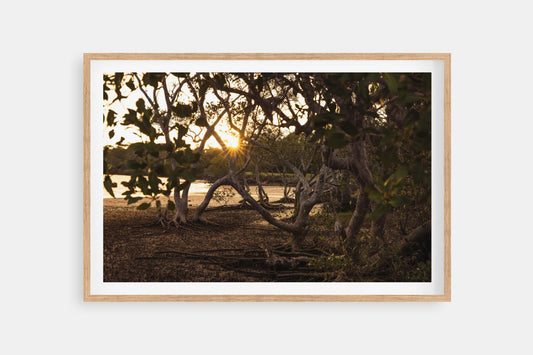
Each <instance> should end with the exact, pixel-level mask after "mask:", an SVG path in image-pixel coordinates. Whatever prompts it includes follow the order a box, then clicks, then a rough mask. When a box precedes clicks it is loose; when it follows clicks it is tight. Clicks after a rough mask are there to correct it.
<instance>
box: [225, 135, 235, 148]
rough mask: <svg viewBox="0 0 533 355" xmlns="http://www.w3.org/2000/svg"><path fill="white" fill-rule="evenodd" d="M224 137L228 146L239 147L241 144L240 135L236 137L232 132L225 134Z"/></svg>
mask: <svg viewBox="0 0 533 355" xmlns="http://www.w3.org/2000/svg"><path fill="white" fill-rule="evenodd" d="M222 139H223V140H224V143H226V145H227V146H228V148H233V149H235V148H237V147H238V146H239V137H235V136H234V135H231V134H225V135H224V136H223V137H222Z"/></svg>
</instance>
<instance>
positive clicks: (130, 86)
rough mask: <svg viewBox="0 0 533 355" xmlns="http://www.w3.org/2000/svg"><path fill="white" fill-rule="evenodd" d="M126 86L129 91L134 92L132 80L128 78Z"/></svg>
mask: <svg viewBox="0 0 533 355" xmlns="http://www.w3.org/2000/svg"><path fill="white" fill-rule="evenodd" d="M126 86H127V87H128V88H129V89H130V90H131V91H133V90H135V83H134V82H133V78H130V80H129V81H128V82H127V83H126Z"/></svg>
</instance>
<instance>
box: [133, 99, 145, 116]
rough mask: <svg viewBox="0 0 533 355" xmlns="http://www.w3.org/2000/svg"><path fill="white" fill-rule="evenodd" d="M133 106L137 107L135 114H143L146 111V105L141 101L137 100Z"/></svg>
mask: <svg viewBox="0 0 533 355" xmlns="http://www.w3.org/2000/svg"><path fill="white" fill-rule="evenodd" d="M135 106H137V112H139V113H143V112H144V111H146V104H145V103H144V100H143V99H139V100H137V102H136V103H135Z"/></svg>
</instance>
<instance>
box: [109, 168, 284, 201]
mask: <svg viewBox="0 0 533 355" xmlns="http://www.w3.org/2000/svg"><path fill="white" fill-rule="evenodd" d="M111 180H112V181H113V182H115V183H116V184H117V187H114V188H113V192H114V193H115V196H116V197H117V198H122V193H123V192H125V191H127V190H128V189H127V188H126V187H125V186H122V182H128V181H130V177H129V176H128V175H111ZM161 180H162V181H163V183H166V182H167V179H166V178H161ZM209 187H211V184H209V183H207V182H205V181H203V180H198V181H195V182H193V183H192V184H191V188H190V189H189V197H192V198H194V197H196V198H198V197H202V198H203V196H204V195H205V193H206V192H207V190H209ZM102 188H103V186H102ZM228 188H229V186H228ZM264 189H265V191H266V193H267V194H268V197H269V199H271V200H278V199H280V198H282V197H283V186H265V187H264ZM232 190H233V188H232ZM256 190H257V189H256V188H255V186H250V192H251V195H252V196H253V197H255V198H257V192H256ZM234 192H235V196H234V197H233V198H232V199H231V200H230V203H235V202H237V201H239V200H240V199H241V196H240V195H239V194H237V192H236V191H234ZM132 196H139V197H140V196H143V195H142V193H140V192H137V193H135V194H134V195H132ZM104 198H112V196H111V195H110V194H109V193H108V192H107V190H105V189H104Z"/></svg>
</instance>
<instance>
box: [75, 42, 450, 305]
mask: <svg viewBox="0 0 533 355" xmlns="http://www.w3.org/2000/svg"><path fill="white" fill-rule="evenodd" d="M83 71H84V73H83V75H84V84H83V86H84V87H83V106H84V107H83V111H84V112H83V115H84V141H83V145H84V157H83V167H84V178H83V186H84V189H83V201H84V202H83V214H84V215H83V224H84V226H83V299H84V301H86V302H94V301H97V302H102V301H103V302H114V301H121V302H139V301H141V302H142V301H150V302H153V301H156V302H169V301H170V302H174V301H179V302H182V301H187V302H188V301H191V302H199V301H200V302H204V301H210V302H212V301H215V302H250V301H251V302H405V301H407V302H427V301H430V302H449V301H451V191H450V189H451V54H449V53H85V54H84V64H83ZM137 72H138V73H172V72H180V73H181V72H187V73H188V72H190V73H200V72H210V73H238V72H243V73H296V72H304V73H305V72H308V73H328V72H338V73H431V81H430V82H431V92H430V96H431V99H430V114H431V126H430V131H431V133H430V136H431V138H430V139H431V157H430V161H431V167H430V168H431V169H430V170H431V173H430V178H431V184H430V194H431V198H430V201H431V202H430V204H431V205H430V215H431V223H430V228H431V230H430V235H431V237H430V238H431V243H430V249H431V250H430V255H431V257H430V270H431V274H430V280H431V281H426V282H408V281H402V282H382V281H376V282H371V281H364V282H354V281H349V282H346V281H343V280H342V279H340V281H339V282H180V281H175V282H161V281H160V282H146V280H143V281H142V282H141V281H140V282H137V281H116V280H114V281H113V280H112V281H106V280H104V221H103V213H104V212H103V210H104V207H103V202H102V199H103V197H102V196H103V194H104V193H105V192H104V188H103V185H102V181H103V175H102V174H103V173H102V165H103V164H102V159H103V158H102V157H103V155H102V154H103V153H102V150H103V148H104V144H105V143H104V141H103V140H102V138H101V137H102V136H104V131H103V128H104V126H105V125H104V124H103V123H102V121H103V119H102V117H103V116H104V121H105V120H106V116H105V114H106V112H104V106H103V100H102V88H103V86H104V85H105V83H104V78H105V77H104V74H106V73H137ZM121 77H122V76H121ZM138 80H139V83H141V82H142V81H141V79H139V78H138ZM383 80H385V79H383ZM387 83H388V84H389V85H390V88H389V89H390V90H394V85H395V84H396V82H394V81H393V82H392V83H391V82H387ZM131 85H133V84H131ZM213 85H215V84H213ZM367 85H369V84H367ZM118 90H119V91H120V88H119V89H118ZM368 90H369V91H371V90H372V89H371V88H369V89H368ZM104 91H105V89H104ZM117 95H120V94H117ZM154 95H155V94H154ZM147 96H148V97H149V96H150V95H147ZM228 97H229V94H228ZM354 100H355V99H354ZM357 100H359V99H358V98H357ZM154 117H155V115H154ZM325 127H330V126H327V125H326V126H325ZM106 136H111V135H110V134H109V130H107V131H106ZM320 139H322V138H320ZM391 176H392V175H391ZM316 184H317V183H316ZM315 186H318V185H315ZM154 201H155V200H154ZM141 202H142V201H141ZM372 203H374V202H372ZM169 228H173V227H169Z"/></svg>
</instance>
